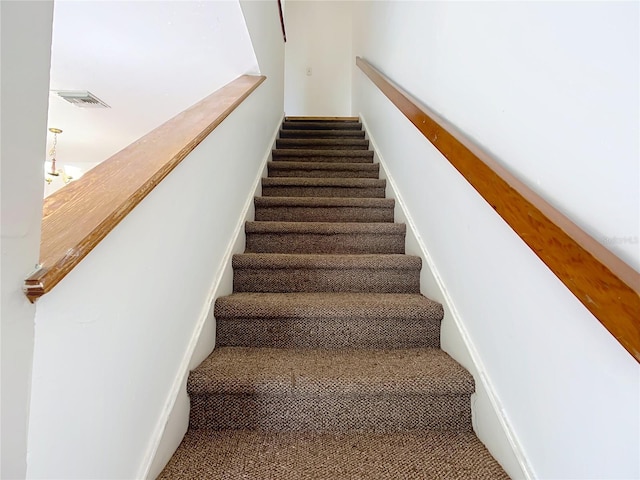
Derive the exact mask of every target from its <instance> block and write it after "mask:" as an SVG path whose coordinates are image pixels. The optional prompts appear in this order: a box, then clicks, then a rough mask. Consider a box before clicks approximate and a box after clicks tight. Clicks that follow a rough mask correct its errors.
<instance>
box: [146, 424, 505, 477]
mask: <svg viewBox="0 0 640 480" xmlns="http://www.w3.org/2000/svg"><path fill="white" fill-rule="evenodd" d="M203 478H221V479H222V478H224V479H226V480H235V479H247V478H252V479H281V480H286V479H296V480H305V479H309V480H311V479H313V480H318V479H331V480H341V479H345V480H347V479H348V480H353V479H359V480H365V479H393V480H395V479H400V478H402V479H416V480H417V479H425V478H429V479H476V480H481V479H491V480H500V479H508V478H509V477H508V476H507V474H506V473H505V472H504V471H503V470H502V468H501V467H500V465H499V464H498V463H497V462H496V461H495V460H494V459H493V458H492V457H491V455H490V454H489V452H488V451H487V449H486V448H485V447H484V445H482V443H480V441H479V440H478V439H477V438H476V436H475V435H474V434H473V433H460V432H457V433H456V432H432V431H424V432H411V433H405V432H402V433H391V434H375V433H357V434H354V433H344V434H330V433H323V434H318V433H313V432H278V433H273V432H272V433H265V432H249V431H243V430H233V431H222V432H220V431H211V430H191V431H189V432H188V433H187V435H186V436H185V438H184V440H183V441H182V443H181V444H180V447H179V448H178V450H177V452H176V453H175V455H174V456H173V458H172V459H171V461H170V462H169V464H168V465H167V466H166V467H165V469H164V471H163V472H162V473H161V474H160V476H159V477H158V479H161V480H169V479H173V480H175V479H203Z"/></svg>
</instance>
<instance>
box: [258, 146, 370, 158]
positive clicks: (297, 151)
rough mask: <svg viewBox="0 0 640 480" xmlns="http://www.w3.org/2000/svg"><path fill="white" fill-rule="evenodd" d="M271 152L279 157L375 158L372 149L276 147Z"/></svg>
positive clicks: (275, 156)
mask: <svg viewBox="0 0 640 480" xmlns="http://www.w3.org/2000/svg"><path fill="white" fill-rule="evenodd" d="M271 154H272V155H273V157H274V158H277V157H346V158H354V157H367V158H373V151H372V150H339V149H337V148H336V149H333V150H328V149H317V148H276V149H274V150H272V152H271Z"/></svg>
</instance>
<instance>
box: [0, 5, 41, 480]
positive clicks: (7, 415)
mask: <svg viewBox="0 0 640 480" xmlns="http://www.w3.org/2000/svg"><path fill="white" fill-rule="evenodd" d="M0 16H1V18H2V20H1V22H2V27H1V32H2V33H1V35H2V38H1V48H2V55H1V56H2V87H1V96H2V98H1V101H2V127H1V128H2V131H1V133H0V136H1V137H2V146H1V149H0V156H1V159H2V187H1V192H2V193H1V194H2V312H1V317H2V327H1V328H2V332H1V338H2V358H1V360H0V363H1V365H2V373H1V375H0V377H1V379H2V387H1V391H2V398H1V400H0V405H1V408H2V418H1V420H0V422H1V424H2V438H1V444H2V448H1V453H0V458H1V461H2V466H1V469H0V477H2V478H5V479H17V478H24V477H25V472H26V460H27V426H28V421H29V420H28V417H29V397H30V387H31V369H32V354H33V321H34V317H35V306H34V305H32V304H30V303H29V301H28V300H27V299H26V297H25V296H24V294H23V293H22V286H23V284H24V279H25V278H26V277H27V276H28V275H29V274H30V273H31V272H32V271H33V270H34V267H35V264H36V263H37V262H38V253H39V250H40V222H41V220H42V191H43V185H44V182H43V172H42V162H43V158H44V153H45V142H46V125H47V123H46V122H47V90H48V86H49V61H50V45H51V22H52V17H53V2H51V1H41V2H6V1H5V2H0Z"/></svg>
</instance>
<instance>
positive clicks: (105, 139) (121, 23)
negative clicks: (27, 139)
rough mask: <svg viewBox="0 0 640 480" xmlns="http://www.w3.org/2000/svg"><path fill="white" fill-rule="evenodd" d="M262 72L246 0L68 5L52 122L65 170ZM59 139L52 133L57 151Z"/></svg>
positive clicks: (61, 0) (55, 58) (59, 38)
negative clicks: (85, 94) (74, 98)
mask: <svg viewBox="0 0 640 480" xmlns="http://www.w3.org/2000/svg"><path fill="white" fill-rule="evenodd" d="M257 72H258V65H257V61H256V58H255V55H254V53H253V49H252V48H251V40H250V39H249V34H248V32H247V29H246V27H245V24H244V20H243V18H242V11H241V10H240V5H239V3H238V1H237V0H235V1H232V0H227V1H216V2H209V1H191V0H187V1H153V2H138V1H127V2H104V1H83V2H78V1H70V0H58V1H56V2H55V13H54V29H53V44H52V59H51V90H52V92H51V94H50V107H49V120H48V122H49V126H50V127H57V128H61V129H62V130H63V133H62V134H60V135H59V138H58V148H57V150H58V167H59V168H60V167H61V166H62V167H65V166H71V167H77V168H82V169H84V170H87V169H89V168H91V167H93V166H95V165H96V164H97V163H99V162H102V161H103V160H106V159H107V158H108V157H110V156H111V155H113V154H114V153H116V152H118V151H120V150H121V149H123V148H124V147H126V146H127V145H129V144H130V143H132V142H133V141H134V140H136V139H138V138H140V137H141V136H142V135H144V134H145V133H148V132H149V131H151V130H153V129H154V128H155V127H157V126H158V125H160V124H162V123H164V122H165V121H166V120H168V119H169V118H171V117H173V116H174V115H176V114H177V113H179V112H181V111H183V110H185V109H186V108H187V107H189V106H191V105H193V104H194V103H196V102H197V101H198V100H200V99H202V98H204V97H205V96H207V95H208V94H209V93H211V92H213V91H215V90H217V89H218V88H220V87H221V86H223V85H225V84H227V83H229V82H230V81H231V80H233V79H234V78H236V77H237V76H238V75H239V74H242V73H248V74H255V73H257ZM57 90H88V91H90V92H92V93H93V94H95V95H97V96H98V98H100V99H101V100H103V101H104V102H106V103H107V104H108V105H110V106H111V108H109V109H94V108H79V107H76V106H74V105H72V104H70V103H68V102H66V101H65V100H63V99H62V98H60V97H59V96H58V95H57V94H56V93H55V91H57ZM52 140H53V134H51V133H49V134H48V145H49V147H50V145H51V143H52ZM53 191H54V189H53V188H49V189H47V192H46V193H53Z"/></svg>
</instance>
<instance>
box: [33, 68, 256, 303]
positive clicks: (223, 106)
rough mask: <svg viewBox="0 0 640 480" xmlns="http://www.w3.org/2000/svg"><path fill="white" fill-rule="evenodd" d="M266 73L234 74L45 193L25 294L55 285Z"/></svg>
mask: <svg viewBox="0 0 640 480" xmlns="http://www.w3.org/2000/svg"><path fill="white" fill-rule="evenodd" d="M265 79H266V77H265V76H249V75H243V76H241V77H238V78H237V79H236V80H234V81H232V82H231V83H229V84H227V85H225V86H224V87H222V88H221V89H219V90H217V91H216V92H214V93H212V94H211V95H209V96H208V97H206V98H204V99H203V100H201V101H200V102H198V103H196V104H195V105H193V106H192V107H190V108H188V109H187V110H185V111H184V112H182V113H179V114H178V115H176V116H175V117H173V118H172V119H170V120H168V121H167V122H165V123H164V124H162V125H160V126H159V127H158V128H156V129H155V130H153V131H151V132H150V133H148V134H147V135H145V136H143V137H141V138H140V139H138V140H136V141H135V142H134V143H132V144H131V145H129V146H128V147H126V148H125V149H123V150H121V151H120V152H118V153H116V154H115V155H113V156H112V157H111V158H109V159H107V160H105V161H104V162H102V163H100V164H99V165H97V166H96V167H95V168H93V169H91V170H89V171H88V172H87V173H85V174H84V175H83V176H82V177H81V178H80V179H78V180H76V181H75V182H72V183H70V184H69V185H67V186H65V187H64V188H62V189H60V190H58V191H57V192H55V193H53V194H52V195H50V196H49V197H47V198H46V199H45V200H44V206H43V213H42V234H41V241H40V268H39V269H38V270H36V272H34V273H33V274H32V275H31V276H30V277H29V278H27V279H26V280H25V285H24V291H25V294H26V295H27V297H28V298H29V300H30V301H31V302H34V301H35V300H36V299H37V298H39V297H41V296H42V295H44V294H45V293H47V292H49V291H50V290H51V289H52V288H53V287H54V286H55V285H57V284H58V282H60V280H62V279H63V278H64V277H65V275H67V274H68V273H69V272H70V271H71V270H72V269H73V268H74V267H75V266H76V265H77V264H78V263H79V262H80V260H82V259H83V258H84V257H85V256H86V255H87V254H88V253H89V252H90V251H91V250H92V249H93V248H94V247H95V246H96V245H97V244H98V243H99V242H100V241H101V240H102V239H103V238H104V237H105V236H106V235H107V234H108V233H109V232H110V231H111V230H113V229H114V228H115V226H116V225H117V224H118V223H119V222H120V221H121V220H122V219H123V218H124V217H125V216H127V214H128V213H129V212H130V211H131V210H133V208H134V207H135V206H136V205H137V204H138V203H140V202H141V201H142V199H143V198H144V197H146V196H147V194H149V192H151V190H153V189H154V188H155V186H156V185H158V184H159V183H160V182H161V181H162V179H163V178H164V177H166V176H167V175H168V174H169V173H170V172H171V171H172V170H173V169H174V168H175V167H176V166H177V165H178V164H179V163H180V162H181V161H182V160H183V159H184V158H185V157H186V156H187V155H188V154H189V153H190V152H191V151H192V150H193V149H194V148H195V147H196V146H197V145H198V144H199V143H200V142H201V141H202V140H204V139H205V138H206V137H207V135H209V134H210V133H211V132H212V131H213V130H214V129H215V128H216V127H217V126H218V125H219V124H220V123H221V122H222V121H223V120H224V119H225V118H226V117H227V116H228V115H229V114H230V113H231V112H232V111H233V110H235V108H236V107H237V106H238V105H240V104H241V103H242V101H243V100H244V99H245V98H247V97H248V96H249V94H251V92H253V91H254V90H255V89H256V88H258V86H259V85H260V84H261V83H262V82H263V81H264V80H265Z"/></svg>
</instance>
